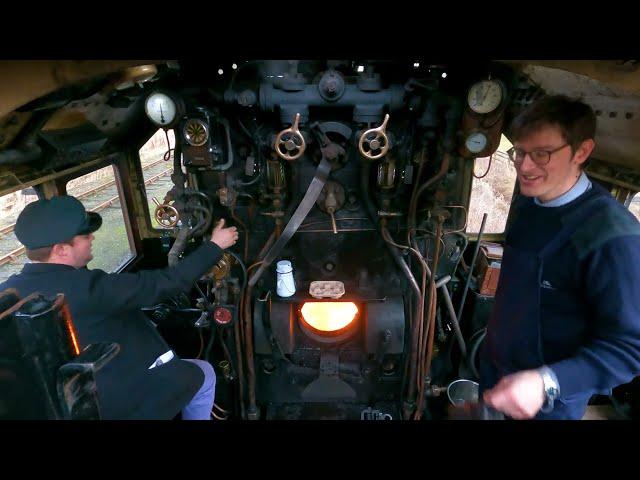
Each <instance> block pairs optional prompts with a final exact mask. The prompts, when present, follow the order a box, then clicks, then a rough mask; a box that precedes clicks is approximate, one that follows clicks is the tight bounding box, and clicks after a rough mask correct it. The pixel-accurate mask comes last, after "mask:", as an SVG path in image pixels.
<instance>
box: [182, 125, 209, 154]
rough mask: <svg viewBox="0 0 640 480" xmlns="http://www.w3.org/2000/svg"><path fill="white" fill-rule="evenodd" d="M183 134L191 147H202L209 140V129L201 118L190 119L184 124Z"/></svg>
mask: <svg viewBox="0 0 640 480" xmlns="http://www.w3.org/2000/svg"><path fill="white" fill-rule="evenodd" d="M182 134H183V135H184V139H185V140H186V141H187V143H188V144H189V145H191V146H193V147H201V146H202V145H204V144H205V143H207V140H208V139H209V127H208V126H207V124H206V123H205V122H204V121H202V120H200V119H199V118H190V119H189V120H187V121H186V123H185V124H184V127H183V129H182Z"/></svg>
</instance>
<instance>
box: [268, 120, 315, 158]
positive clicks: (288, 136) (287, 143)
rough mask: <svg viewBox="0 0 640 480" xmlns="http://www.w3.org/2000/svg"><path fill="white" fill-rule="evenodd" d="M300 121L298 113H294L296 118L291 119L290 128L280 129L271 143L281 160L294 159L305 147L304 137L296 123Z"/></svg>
mask: <svg viewBox="0 0 640 480" xmlns="http://www.w3.org/2000/svg"><path fill="white" fill-rule="evenodd" d="M299 122H300V114H299V113H296V118H295V119H294V121H293V125H291V127H290V128H287V129H285V130H282V131H281V132H280V133H279V134H278V135H277V136H276V140H275V142H274V143H273V149H274V150H275V151H276V153H277V154H278V156H279V157H280V158H282V159H283V160H288V161H292V160H296V159H297V158H300V156H301V155H302V154H303V153H304V151H305V149H306V148H307V144H306V142H305V141H304V137H303V136H302V133H300V130H299V129H298V123H299Z"/></svg>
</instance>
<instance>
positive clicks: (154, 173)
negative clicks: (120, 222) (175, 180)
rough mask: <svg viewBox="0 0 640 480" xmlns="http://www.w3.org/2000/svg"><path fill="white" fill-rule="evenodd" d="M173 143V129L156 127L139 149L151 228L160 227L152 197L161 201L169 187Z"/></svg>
mask: <svg viewBox="0 0 640 480" xmlns="http://www.w3.org/2000/svg"><path fill="white" fill-rule="evenodd" d="M175 144H176V142H175V136H174V132H173V130H168V131H167V132H166V133H165V131H164V130H163V129H158V131H157V132H156V133H155V134H154V135H153V136H152V137H151V138H150V139H149V140H148V141H147V143H145V144H144V145H143V146H142V148H141V149H140V151H139V155H140V164H141V166H142V176H143V178H144V188H145V191H146V196H147V209H148V211H149V216H150V218H151V226H152V228H162V227H161V226H160V225H159V224H158V222H157V220H156V219H155V218H154V215H153V213H154V211H155V208H156V205H155V203H154V202H153V199H154V198H157V199H158V201H159V202H160V203H162V199H163V198H164V195H165V194H166V193H167V190H169V188H171V185H170V183H171V172H172V171H173V152H174V150H173V149H174V147H175Z"/></svg>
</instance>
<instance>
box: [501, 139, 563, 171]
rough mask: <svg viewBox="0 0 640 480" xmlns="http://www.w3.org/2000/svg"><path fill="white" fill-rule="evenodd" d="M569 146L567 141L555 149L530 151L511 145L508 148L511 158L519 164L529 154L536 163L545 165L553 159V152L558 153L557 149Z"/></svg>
mask: <svg viewBox="0 0 640 480" xmlns="http://www.w3.org/2000/svg"><path fill="white" fill-rule="evenodd" d="M568 146H569V144H568V143H565V144H564V145H562V146H560V147H558V148H554V149H553V150H540V149H536V150H531V151H530V152H527V151H526V150H523V149H521V148H516V147H511V148H510V149H509V150H507V155H508V156H509V160H511V161H512V162H513V163H515V164H518V165H519V164H521V163H522V162H524V157H526V156H527V154H529V157H531V160H532V161H533V163H535V164H536V165H540V166H544V165H546V164H547V163H549V162H550V161H551V154H552V153H556V152H557V151H559V150H562V149H563V148H564V147H568Z"/></svg>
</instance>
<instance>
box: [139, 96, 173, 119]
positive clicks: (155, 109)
mask: <svg viewBox="0 0 640 480" xmlns="http://www.w3.org/2000/svg"><path fill="white" fill-rule="evenodd" d="M144 111H145V112H146V114H147V116H148V117H149V119H150V120H151V121H152V122H153V123H155V124H156V125H158V126H160V127H166V126H168V125H171V124H172V123H173V121H174V120H175V119H176V102H175V101H174V100H173V99H172V98H171V97H170V96H169V95H167V94H165V93H160V92H154V93H152V94H151V95H149V96H148V97H147V101H146V102H145V104H144Z"/></svg>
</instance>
